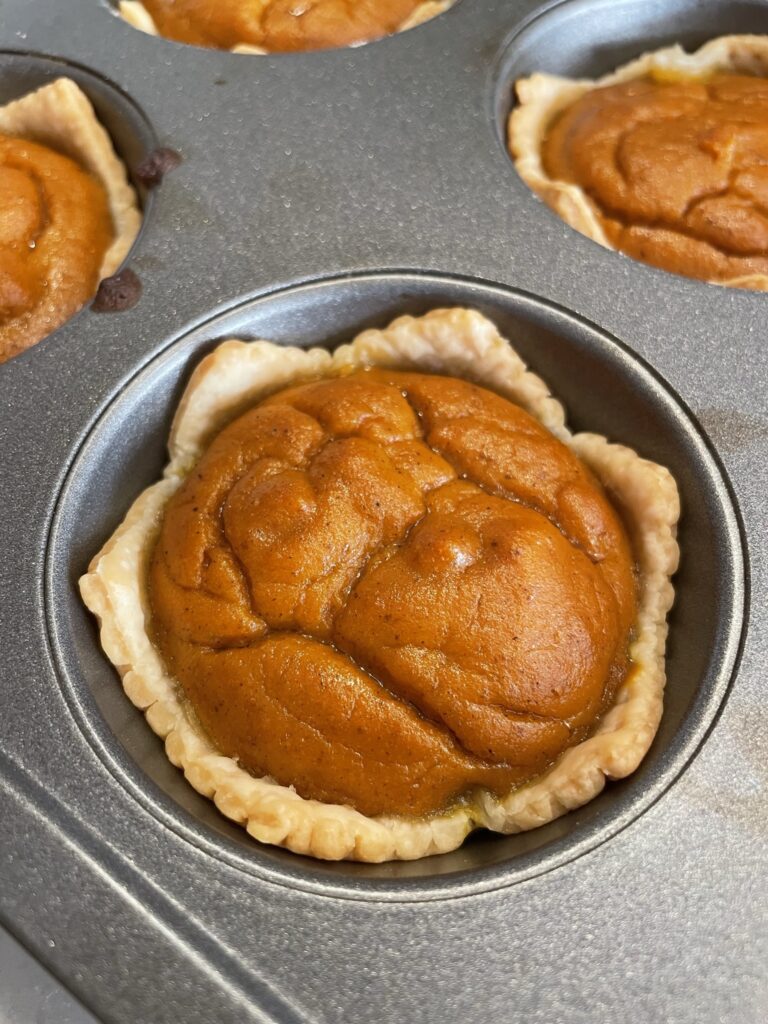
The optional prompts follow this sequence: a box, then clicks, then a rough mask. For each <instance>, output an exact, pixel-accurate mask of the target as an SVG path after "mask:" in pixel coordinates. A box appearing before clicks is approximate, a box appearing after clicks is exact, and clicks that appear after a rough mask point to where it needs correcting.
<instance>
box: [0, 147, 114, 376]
mask: <svg viewBox="0 0 768 1024" xmlns="http://www.w3.org/2000/svg"><path fill="white" fill-rule="evenodd" d="M113 235H114V232H113V228H112V220H111V217H110V213H109V204H108V200H107V194H106V191H105V189H104V187H103V186H102V185H101V183H100V182H98V181H96V179H95V178H92V177H91V176H90V175H89V174H88V173H87V172H86V171H84V170H83V169H82V168H80V167H79V166H78V165H77V164H76V163H75V162H74V161H73V160H70V159H69V158H68V157H65V156H62V155H61V154H60V153H56V152H54V151H53V150H51V149H48V148H47V147H45V146H41V145H38V144H37V143H34V142H27V141H26V140H24V139H17V138H8V137H6V136H4V135H0V362H2V361H4V360H6V359H8V358H10V357H11V356H13V355H16V354H17V353H19V352H21V351H23V350H24V349H25V348H28V347H29V346H30V345H34V344H35V342H38V341H40V339H41V338H44V337H45V336H46V335H48V334H50V333H51V331H52V330H54V329H55V328H56V327H58V326H59V325H60V324H62V323H64V321H65V320H67V319H68V318H69V317H70V316H72V314H73V313H75V312H76V311H77V310H78V309H79V308H80V307H81V306H82V305H83V303H84V302H86V301H87V300H88V299H89V298H90V297H91V296H92V295H93V294H94V293H95V292H96V288H97V287H98V284H99V275H100V270H101V264H102V260H103V258H104V254H105V253H106V251H107V249H108V248H109V246H110V244H111V242H112V240H113Z"/></svg>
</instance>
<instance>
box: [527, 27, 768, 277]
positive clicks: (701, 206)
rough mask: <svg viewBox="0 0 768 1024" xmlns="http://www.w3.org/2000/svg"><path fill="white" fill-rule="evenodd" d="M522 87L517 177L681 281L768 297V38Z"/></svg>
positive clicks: (575, 221)
mask: <svg viewBox="0 0 768 1024" xmlns="http://www.w3.org/2000/svg"><path fill="white" fill-rule="evenodd" d="M516 89H517V95H518V100H519V105H518V106H517V107H516V109H515V110H513V111H512V114H511V115H510V119H509V144H510V150H511V152H512V155H513V156H514V157H515V160H516V167H517V169H518V172H519V173H520V176H521V177H522V178H523V180H524V181H525V182H526V183H527V184H528V185H529V186H530V187H531V188H532V189H533V191H534V192H536V193H537V194H538V195H539V196H541V197H542V198H543V199H544V200H545V202H547V203H548V205H549V206H551V207H552V208H553V209H554V210H555V211H556V212H557V213H559V214H560V216H561V217H562V218H563V219H564V220H565V221H566V222H567V223H568V224H570V225H571V227H574V228H576V229H577V230H578V231H581V232H582V233H583V234H585V235H587V236H588V237H590V238H592V239H593V240H594V241H596V242H599V243H600V244H602V245H604V246H606V247H607V248H610V249H618V250H621V251H622V252H624V253H626V254H627V255H629V256H632V257H634V258H635V259H637V260H642V261H643V262H645V263H650V264H652V265H654V266H656V267H660V268H662V269H664V270H669V271H671V272H673V273H677V274H683V275H685V276H688V277H695V278H700V279H701V280H704V281H709V282H711V283H713V284H722V285H730V286H732V287H742V288H752V289H756V290H760V291H766V290H768V37H766V36H726V37H723V38H720V39H715V40H712V41H711V42H709V43H707V44H706V45H705V46H703V47H702V48H701V49H700V50H698V51H697V52H696V53H693V54H688V53H685V52H684V51H683V50H682V49H681V48H680V47H679V46H674V47H668V48H666V49H663V50H659V51H657V52H655V53H650V54H646V55H645V56H643V57H640V58H638V59H637V60H635V61H633V62H632V63H630V64H628V65H626V66H624V67H622V68H619V70H618V71H616V72H614V73H612V74H610V75H607V76H605V77H604V78H601V79H599V80H598V81H594V82H592V81H588V80H580V81H573V80H570V79H566V78H558V77H556V76H554V75H547V74H535V75H532V76H531V77H530V78H525V79H521V80H520V81H518V82H517V84H516Z"/></svg>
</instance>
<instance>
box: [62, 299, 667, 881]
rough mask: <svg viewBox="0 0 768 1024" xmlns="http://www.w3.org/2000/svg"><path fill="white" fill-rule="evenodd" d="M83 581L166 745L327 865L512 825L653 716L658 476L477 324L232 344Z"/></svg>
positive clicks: (106, 639) (575, 792)
mask: <svg viewBox="0 0 768 1024" xmlns="http://www.w3.org/2000/svg"><path fill="white" fill-rule="evenodd" d="M170 452H171V462H170V464H169V466H168V468H167V470H166V473H165V476H164V479H163V480H162V481H160V482H159V483H157V484H155V485H153V486H152V487H150V488H148V489H147V490H146V491H145V492H144V493H143V494H142V495H141V496H140V497H139V498H138V499H137V501H136V502H135V503H134V505H133V507H132V508H131V510H130V511H129V512H128V515H127V517H126V518H125V520H124V521H123V523H122V524H121V526H120V527H118V529H117V531H116V533H115V534H114V535H113V537H112V538H111V539H110V540H109V541H108V542H107V544H106V545H105V547H104V548H103V549H102V551H101V552H99V553H98V554H97V555H96V557H95V558H94V559H93V561H92V563H91V565H90V567H89V571H88V573H87V574H86V575H85V576H83V577H82V579H81V581H80V586H81V591H82V594H83V598H84V600H85V602H86V604H87V605H88V607H89V608H90V609H91V610H92V611H93V612H94V613H95V614H96V615H97V616H98V617H99V619H100V622H101V641H102V645H103V647H104V649H105V651H106V653H107V655H108V656H109V658H110V659H111V660H112V662H113V663H114V664H115V665H116V666H117V667H118V669H119V670H120V672H121V674H122V675H123V682H124V686H125V689H126V692H127V693H128V695H129V697H130V698H131V700H132V701H133V702H134V703H135V704H137V705H138V706H139V707H141V708H143V709H144V710H145V713H146V715H147V719H148V721H149V723H150V725H151V726H152V728H153V729H154V730H155V731H156V732H158V733H159V735H161V736H163V737H164V738H165V740H166V749H167V752H168V755H169V757H170V759H171V760H172V761H173V762H174V763H175V764H177V765H179V766H180V767H182V768H183V769H184V772H185V774H186V776H187V778H188V779H189V781H190V782H191V783H192V785H193V786H195V788H196V789H198V790H199V791H200V792H202V793H204V794H205V795H208V796H210V797H212V798H213V799H214V800H215V801H216V803H217V805H218V806H219V808H220V809H221V810H222V811H223V813H224V814H226V815H228V816H229V817H231V818H233V819H235V820H236V821H239V822H241V823H242V824H244V825H245V826H246V827H247V828H248V831H249V832H250V833H251V834H252V835H253V836H254V837H256V838H257V839H260V840H261V841H264V842H269V843H277V844H281V845H285V846H287V847H289V848H290V849H292V850H295V851H296V852H299V853H306V854H311V855H314V856H316V857H323V858H328V859H342V858H348V859H358V860H368V861H381V860H386V859H396V858H401V859H408V858H415V857H421V856H425V855H428V854H432V853H440V852H446V851H447V850H451V849H454V848H456V847H457V846H458V845H460V844H461V842H462V841H463V839H464V837H465V836H466V835H467V833H468V832H469V831H471V830H472V829H473V828H477V827H483V826H484V827H487V828H490V829H493V830H495V831H499V832H507V833H508V832H513V831H519V830H521V829H526V828H532V827H534V826H536V825H539V824H543V823H544V822H546V821H549V820H551V819H552V818H554V817H556V816H557V815H559V814H562V813H564V812H565V811H566V810H568V809H570V808H572V807H575V806H578V805H580V804H582V803H584V802H586V801H587V800H589V799H591V797H593V796H594V795H595V794H596V793H597V792H599V791H600V789H601V788H602V787H603V785H604V783H605V779H606V777H608V778H619V777H622V776H624V775H627V774H629V773H630V772H631V771H633V770H634V768H635V767H636V766H637V764H638V763H639V761H640V760H641V758H642V757H643V755H644V754H645V752H646V751H647V749H648V746H649V745H650V742H651V740H652V738H653V736H654V734H655V732H656V728H657V726H658V722H659V718H660V715H661V707H662V693H663V687H664V646H665V638H666V630H667V626H666V613H667V611H668V609H669V607H670V606H671V603H672V599H673V590H672V586H671V583H670V576H671V575H672V574H673V573H674V571H675V568H676V566H677V558H678V549H677V544H676V541H675V531H676V522H677V519H678V515H679V503H678V496H677V489H676V486H675V484H674V481H673V479H672V478H671V476H670V474H669V473H668V471H667V470H665V469H664V468H662V467H660V466H658V465H656V464H654V463H651V462H648V461H646V460H644V459H641V458H640V457H639V456H638V455H636V454H635V453H634V452H633V451H631V450H630V449H628V448H625V447H623V446H621V445H616V444H610V443H608V442H607V441H606V440H605V439H604V438H601V437H598V436H596V435H593V434H575V435H574V434H571V433H570V431H569V430H568V429H567V427H566V426H565V422H564V414H563V410H562V407H561V406H560V405H559V403H558V402H557V401H556V400H555V399H554V398H552V397H551V396H550V394H549V392H548V390H547V388H546V386H545V385H544V383H543V382H542V381H541V380H540V379H539V378H538V377H536V376H534V375H533V374H531V373H530V372H528V371H527V370H526V369H525V367H524V365H523V363H522V362H521V360H520V359H519V357H518V356H517V355H516V354H515V352H514V350H513V349H512V348H511V346H510V345H509V343H508V342H506V341H505V340H504V339H502V338H501V337H500V336H499V334H498V332H497V331H496V329H495V327H494V325H493V324H492V323H491V322H490V321H488V320H486V319H485V318H484V317H482V316H481V315H480V314H479V313H476V312H474V311H471V310H463V309H451V310H436V311H433V312H432V313H429V314H427V315H426V316H424V317H419V318H413V317H402V318H400V319H399V320H396V321H395V322H394V323H393V324H392V325H391V326H390V327H389V328H387V329H386V330H383V331H379V330H371V331H366V332H364V333H363V334H361V335H360V336H359V337H358V338H356V339H355V341H354V342H353V343H352V344H351V345H345V346H342V347H341V348H339V349H337V350H336V351H335V352H334V353H332V354H331V353H328V352H327V351H325V350H321V349H310V350H302V349H298V348H291V347H282V346H277V345H272V344H270V343H268V342H238V341H228V342H224V343H223V344H222V345H220V346H219V348H217V349H216V350H215V352H213V353H212V354H211V355H209V356H208V357H206V358H205V359H204V360H203V361H202V362H201V363H200V365H199V366H198V368H197V370H196V371H195V373H194V374H193V376H192V379H191V381H190V383H189V385H188V387H187V390H186V392H185V394H184V397H183V398H182V401H181V405H180V407H179V410H178V412H177V415H176V419H175V421H174V426H173V430H172V434H171V441H170Z"/></svg>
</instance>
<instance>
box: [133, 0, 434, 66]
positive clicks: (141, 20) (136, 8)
mask: <svg viewBox="0 0 768 1024" xmlns="http://www.w3.org/2000/svg"><path fill="white" fill-rule="evenodd" d="M452 3H453V0H424V3H421V4H419V6H418V7H417V8H416V9H415V10H414V11H413V13H412V14H410V15H409V16H408V17H407V18H406V19H405V21H404V22H403V23H402V25H400V27H399V28H398V29H397V31H398V32H406V31H407V30H408V29H409V28H416V26H417V25H422V24H423V23H424V22H425V21H430V20H431V19H432V18H436V17H437V15H438V14H442V13H443V12H444V11H447V10H448V8H449V7H450V6H451V4H452ZM118 10H119V12H120V15H121V17H122V18H124V19H125V21H127V22H128V24H129V25H133V27H134V28H137V29H139V31H141V32H146V33H147V35H150V36H159V35H160V33H159V32H158V31H157V25H156V24H155V21H154V18H153V17H152V15H151V14H150V13H149V11H148V10H147V9H146V7H145V6H144V4H143V3H142V2H141V0H120V4H119V5H118ZM232 53H253V54H265V53H269V50H265V49H264V47H262V46H253V45H252V44H251V43H240V44H238V45H237V46H233V47H232Z"/></svg>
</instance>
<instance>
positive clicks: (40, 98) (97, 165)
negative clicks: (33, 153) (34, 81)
mask: <svg viewBox="0 0 768 1024" xmlns="http://www.w3.org/2000/svg"><path fill="white" fill-rule="evenodd" d="M0 132H2V133H3V134H5V135H14V136H21V137H23V138H25V139H28V140H29V141H30V142H38V143H41V144H42V145H44V146H48V147H49V148H50V149H55V150H56V151H57V152H58V153H63V154H64V156H68V157H70V158H71V159H72V160H75V161H76V162H77V163H78V164H79V165H80V166H81V167H83V168H85V170H87V171H89V172H90V173H91V174H92V175H93V176H94V177H95V178H97V179H98V180H99V181H100V182H101V184H102V185H103V186H104V189H105V190H106V193H107V199H108V201H109V211H110V214H111V215H112V223H113V227H114V230H115V239H114V241H113V242H112V244H111V245H110V247H109V249H107V251H106V253H105V254H104V260H103V261H102V264H101V277H102V278H104V277H109V276H110V274H114V272H115V271H116V270H117V268H118V267H119V266H120V264H121V263H122V262H123V260H124V259H125V257H126V256H127V255H128V250H129V249H130V248H131V246H132V245H133V243H134V241H135V239H136V236H137V235H138V233H139V228H140V227H141V213H140V212H139V204H138V200H137V198H136V193H135V192H134V190H133V189H132V188H131V186H130V185H129V184H128V176H127V174H126V170H125V166H124V165H123V163H122V161H121V160H120V159H119V158H118V156H117V154H116V153H115V150H114V147H113V146H112V140H111V139H110V137H109V135H108V134H107V132H106V130H105V129H104V127H103V126H102V125H101V123H100V122H99V120H98V118H97V117H96V112H95V111H94V109H93V107H92V106H91V103H90V100H89V99H88V97H87V96H86V95H85V93H84V92H83V90H82V89H81V88H80V87H79V86H78V85H77V84H76V83H75V82H73V81H72V80H71V79H70V78H57V79H56V81H54V82H51V83H50V85H44V86H42V88H40V89H37V90H36V91H35V92H31V93H28V94H27V95H26V96H22V97H21V99H18V100H14V101H13V102H11V103H7V104H6V105H5V106H4V107H0Z"/></svg>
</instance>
